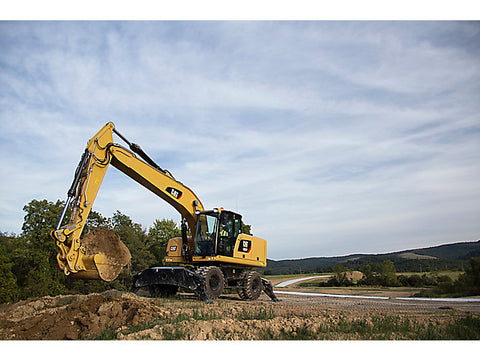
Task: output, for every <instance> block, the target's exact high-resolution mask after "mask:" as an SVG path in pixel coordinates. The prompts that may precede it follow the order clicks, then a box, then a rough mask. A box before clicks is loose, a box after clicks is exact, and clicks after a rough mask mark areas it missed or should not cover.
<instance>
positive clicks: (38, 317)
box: [0, 291, 480, 340]
mask: <svg viewBox="0 0 480 360" xmlns="http://www.w3.org/2000/svg"><path fill="white" fill-rule="evenodd" d="M278 298H279V299H280V300H281V302H280V303H273V302H271V301H270V300H269V298H268V297H266V296H265V295H262V296H261V298H260V300H259V301H241V300H239V298H238V296H237V295H234V294H232V295H225V296H222V297H221V298H220V299H218V300H216V301H215V302H214V303H213V304H205V303H203V302H201V301H200V300H198V299H197V298H195V297H193V296H191V295H189V294H180V295H177V296H176V297H175V298H173V299H154V298H149V297H144V296H137V295H134V294H131V293H119V292H115V291H111V292H106V293H102V294H90V295H70V296H57V297H53V298H52V297H42V298H37V299H29V300H27V301H22V302H19V303H17V304H14V305H11V306H9V307H7V308H4V309H3V312H2V313H0V339H9V340H13V339H58V340H62V339H95V338H105V339H120V340H123V339H125V340H126V339H185V340H207V339H221V340H223V339H233V340H248V339H252V340H256V339H304V338H307V339H372V338H373V339H376V338H382V339H383V338H386V339H409V338H416V336H435V334H430V333H429V332H428V331H430V332H431V330H429V329H430V327H433V328H434V329H435V330H437V329H439V328H442V326H450V325H449V324H452V323H454V322H455V321H457V320H460V319H464V318H465V317H466V316H467V314H473V315H471V316H473V317H474V318H475V319H476V321H478V316H479V314H480V303H443V302H442V303H434V302H423V301H405V300H403V301H402V300H394V299H389V300H378V299H346V298H332V297H309V296H294V295H278ZM468 316H470V315H468ZM379 319H380V320H379ZM383 319H388V321H389V322H392V321H393V322H394V323H395V324H403V325H402V326H407V325H408V326H410V327H411V329H412V331H416V332H417V333H415V334H413V335H412V336H410V335H408V333H407V334H403V333H399V332H398V330H395V328H393V330H391V331H390V330H387V331H386V333H385V331H383V332H381V333H377V328H378V327H379V326H380V325H381V326H380V327H382V326H383V325H382V324H384V323H385V324H387V323H386V322H385V320H383ZM378 321H380V323H378V324H377V322H378ZM379 324H380V325H379ZM352 326H353V327H352ZM356 327H359V328H358V329H357V328H356ZM357 330H358V331H357ZM364 331H366V333H363V332H364ZM419 334H420V335H419ZM423 334H427V335H423ZM429 334H430V335H429ZM473 336H477V335H473Z"/></svg>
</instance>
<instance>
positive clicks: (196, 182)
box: [0, 21, 480, 260]
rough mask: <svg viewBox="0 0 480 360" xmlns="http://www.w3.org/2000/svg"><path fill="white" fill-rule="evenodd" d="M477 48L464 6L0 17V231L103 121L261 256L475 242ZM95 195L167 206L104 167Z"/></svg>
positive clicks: (67, 175)
mask: <svg viewBox="0 0 480 360" xmlns="http://www.w3.org/2000/svg"><path fill="white" fill-rule="evenodd" d="M479 59H480V22H471V21H461V22H452V21H394V22H391V21H360V22H356V21H280V22H277V21H200V22H197V21H143V22H135V21H127V22H123V21H113V22H105V21H98V22H91V21H86V22H71V21H65V22H50V21H44V22H34V21H16V22H11V21H1V22H0V157H1V159H2V161H1V163H0V175H1V176H0V231H2V232H7V233H15V234H20V233H21V227H22V223H23V217H24V215H25V213H24V211H23V207H24V206H25V205H26V204H28V203H29V202H30V201H31V200H33V199H37V200H42V199H47V200H49V201H57V200H65V199H66V192H67V190H68V188H69V187H70V184H71V182H72V179H73V173H74V170H75V167H76V165H77V163H78V161H79V159H80V155H81V153H82V152H83V151H84V148H85V145H86V143H87V141H88V140H89V139H90V138H91V137H92V136H93V135H94V134H95V133H96V132H97V131H98V130H99V129H100V128H101V127H102V126H103V125H105V124H106V123H107V122H110V121H111V122H113V123H114V124H115V127H116V129H117V130H118V131H119V132H120V133H122V134H123V135H124V136H125V137H126V138H127V139H128V140H130V141H131V142H135V143H137V144H139V145H140V146H141V147H142V148H143V149H144V150H145V152H146V153H147V154H149V156H150V157H151V158H153V159H154V160H155V161H156V162H157V163H158V164H159V165H160V167H162V168H166V169H168V170H169V171H170V172H172V173H173V175H174V176H175V177H176V178H177V179H178V180H180V181H181V182H182V183H184V184H185V185H187V186H188V187H190V188H191V189H192V190H193V191H194V192H195V193H196V195H197V196H198V197H199V198H200V199H201V201H202V203H203V205H204V206H205V207H206V208H213V207H224V208H225V209H230V210H233V211H236V212H239V213H241V214H242V215H243V220H244V222H245V223H247V224H250V225H251V226H252V232H253V234H254V235H256V236H259V237H261V238H264V239H266V240H267V243H268V258H270V259H276V260H280V259H293V258H304V257H313V256H337V255H348V254H355V253H364V254H366V253H370V254H374V253H384V252H390V251H399V250H405V249H412V248H421V247H428V246H435V245H441V244H446V243H453V242H461V241H474V240H479V239H480V181H479V179H480V60H479ZM115 141H116V142H119V143H121V140H120V139H119V138H115ZM93 209H94V210H95V211H98V212H100V213H101V214H102V215H103V216H106V217H111V216H112V215H113V213H114V212H115V211H117V210H119V211H121V212H122V213H123V214H126V215H128V216H130V217H131V218H132V220H133V221H135V222H137V223H140V224H142V226H143V227H144V228H145V229H148V227H149V226H151V225H152V224H153V222H154V220H155V219H163V218H168V219H174V220H175V221H179V220H180V216H179V214H178V213H177V212H176V211H175V210H174V209H173V208H172V207H170V206H169V205H168V204H167V203H166V202H164V201H162V200H161V199H159V198H157V197H156V196H155V195H153V194H151V193H150V192H149V191H148V190H146V189H144V188H142V187H141V186H140V185H138V184H137V183H136V182H134V181H132V180H131V179H130V178H128V177H127V176H125V175H124V174H123V173H121V172H120V171H118V170H117V169H115V168H114V167H111V168H109V169H108V171H107V175H106V177H105V180H104V182H103V184H102V187H101V189H100V192H99V194H98V196H97V199H96V201H95V203H94V206H93Z"/></svg>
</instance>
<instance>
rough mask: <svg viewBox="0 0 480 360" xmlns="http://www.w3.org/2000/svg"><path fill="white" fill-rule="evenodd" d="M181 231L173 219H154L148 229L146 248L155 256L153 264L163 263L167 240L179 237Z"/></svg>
mask: <svg viewBox="0 0 480 360" xmlns="http://www.w3.org/2000/svg"><path fill="white" fill-rule="evenodd" d="M181 236H182V232H181V230H180V229H179V228H178V226H177V224H176V223H175V221H173V220H167V219H163V220H155V221H154V223H153V225H152V226H151V227H150V228H149V229H148V236H147V244H146V245H147V249H148V251H149V252H150V253H151V254H152V255H153V256H154V257H155V265H164V264H165V261H164V259H165V252H166V250H167V243H168V240H170V239H172V238H175V237H181Z"/></svg>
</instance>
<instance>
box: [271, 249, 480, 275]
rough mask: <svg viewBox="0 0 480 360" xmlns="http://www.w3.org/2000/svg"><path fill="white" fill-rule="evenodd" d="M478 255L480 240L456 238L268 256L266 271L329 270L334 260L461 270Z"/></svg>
mask: <svg viewBox="0 0 480 360" xmlns="http://www.w3.org/2000/svg"><path fill="white" fill-rule="evenodd" d="M479 256H480V241H473V242H459V243H454V244H447V245H440V246H434V247H428V248H421V249H413V250H403V251H397V252H393V253H387V254H354V255H347V256H335V257H314V258H306V259H296V260H278V261H276V260H268V266H267V268H266V270H265V273H267V274H293V273H309V272H330V271H332V270H333V267H334V266H335V265H337V264H343V265H344V266H345V267H347V268H349V269H352V270H358V269H359V268H361V267H362V266H363V265H365V264H380V263H382V262H383V261H385V260H390V261H392V262H393V263H394V265H395V268H396V269H397V271H399V272H406V271H420V272H421V271H440V270H462V269H463V268H464V266H465V264H466V263H467V262H468V260H469V259H470V258H472V257H479Z"/></svg>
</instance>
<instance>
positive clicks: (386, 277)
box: [380, 260, 399, 286]
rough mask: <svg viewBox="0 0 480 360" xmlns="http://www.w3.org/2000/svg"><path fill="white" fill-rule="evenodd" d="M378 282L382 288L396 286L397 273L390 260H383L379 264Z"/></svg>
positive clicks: (397, 283)
mask: <svg viewBox="0 0 480 360" xmlns="http://www.w3.org/2000/svg"><path fill="white" fill-rule="evenodd" d="M380 281H381V284H382V285H383V286H398V285H399V281H398V279H397V271H396V270H395V265H394V264H393V262H392V261H390V260H385V261H384V262H382V263H381V264H380Z"/></svg>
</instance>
